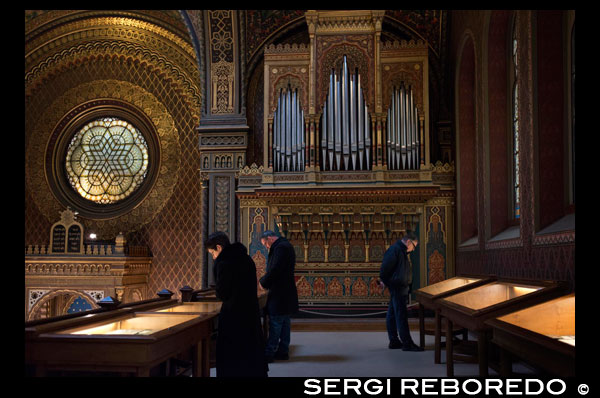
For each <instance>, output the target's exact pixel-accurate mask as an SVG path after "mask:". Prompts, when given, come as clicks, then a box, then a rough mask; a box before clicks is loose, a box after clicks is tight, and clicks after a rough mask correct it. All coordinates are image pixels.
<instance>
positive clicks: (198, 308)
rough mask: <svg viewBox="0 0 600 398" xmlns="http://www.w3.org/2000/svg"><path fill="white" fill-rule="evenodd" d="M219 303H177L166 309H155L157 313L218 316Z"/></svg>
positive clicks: (220, 303)
mask: <svg viewBox="0 0 600 398" xmlns="http://www.w3.org/2000/svg"><path fill="white" fill-rule="evenodd" d="M222 304H223V303H222V302H220V301H214V302H213V301H207V302H187V303H177V304H174V305H171V306H169V307H166V308H161V309H157V310H156V312H159V313H177V314H181V313H185V314H197V313H215V314H218V313H219V311H221V305H222Z"/></svg>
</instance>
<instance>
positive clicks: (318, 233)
mask: <svg viewBox="0 0 600 398" xmlns="http://www.w3.org/2000/svg"><path fill="white" fill-rule="evenodd" d="M305 16H306V22H307V24H308V32H309V37H310V43H309V44H308V45H304V44H300V45H277V46H274V45H271V46H268V47H266V48H265V52H264V93H265V94H264V110H265V111H264V131H265V134H264V145H263V148H264V153H263V156H264V159H263V165H264V166H261V167H256V166H255V165H253V167H248V166H246V167H245V168H243V169H240V171H239V172H238V176H237V177H238V188H237V197H238V198H239V200H240V218H241V219H240V223H239V225H240V228H241V229H240V236H241V240H242V242H243V243H244V244H246V245H247V246H248V247H249V251H250V255H251V256H252V257H253V258H254V261H255V262H256V265H257V272H258V273H259V274H260V273H264V269H265V264H266V257H267V255H268V252H267V250H266V249H265V248H264V247H263V246H262V245H261V244H260V240H259V236H260V234H261V232H262V231H264V230H266V229H272V230H275V231H276V232H277V231H278V232H279V233H280V234H281V235H282V236H285V237H286V238H287V239H289V240H290V242H291V243H292V245H293V246H294V248H295V250H296V285H297V288H298V295H299V300H300V306H301V311H302V312H303V313H304V314H309V316H310V315H314V314H317V315H340V316H342V315H362V316H368V315H377V314H379V315H380V316H381V314H383V311H385V307H386V306H387V303H388V299H389V293H388V291H387V290H385V291H382V290H381V289H380V288H379V286H378V285H377V279H378V276H379V267H380V264H381V260H382V258H383V254H384V253H385V250H386V249H387V248H388V247H389V246H390V245H392V244H393V243H394V242H395V241H396V240H397V239H400V238H401V237H402V236H403V235H404V233H406V231H407V230H413V231H414V232H416V233H417V234H418V236H419V242H420V245H419V246H418V250H417V251H416V252H415V253H413V254H412V255H411V260H412V264H413V274H414V276H413V290H416V289H418V288H419V287H421V286H425V285H428V284H431V283H435V282H438V281H441V280H444V279H446V278H447V277H448V276H450V275H453V272H454V269H453V268H454V264H453V260H452V258H453V253H452V248H453V242H452V239H453V232H452V231H453V228H454V227H453V217H454V216H453V214H454V200H455V199H454V198H455V186H454V166H453V165H449V164H446V165H443V164H441V163H437V164H435V165H434V164H432V163H431V161H430V156H429V152H430V148H429V105H428V102H429V87H428V45H427V43H425V42H422V41H417V42H415V41H410V42H393V43H389V42H388V43H382V42H381V29H382V20H383V17H384V11H371V10H367V11H360V10H352V11H308V12H306V14H305ZM259 276H260V275H259Z"/></svg>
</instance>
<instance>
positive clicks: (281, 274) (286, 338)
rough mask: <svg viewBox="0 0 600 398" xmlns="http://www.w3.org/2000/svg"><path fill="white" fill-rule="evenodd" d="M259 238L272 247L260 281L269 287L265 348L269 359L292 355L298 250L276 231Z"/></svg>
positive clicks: (296, 301) (266, 232)
mask: <svg viewBox="0 0 600 398" xmlns="http://www.w3.org/2000/svg"><path fill="white" fill-rule="evenodd" d="M260 242H261V243H262V244H263V245H264V246H265V247H266V248H267V249H268V250H269V257H268V259H267V269H266V273H265V275H264V276H263V277H262V278H260V284H261V285H262V287H264V288H265V289H268V291H269V293H268V295H267V313H268V315H269V338H268V340H267V344H266V348H265V356H266V358H267V361H268V362H273V360H274V359H284V360H285V359H289V347H290V335H291V318H290V316H291V315H292V314H293V313H294V312H296V311H298V291H297V290H296V281H295V280H294V268H295V266H296V253H295V252H294V247H293V246H292V244H291V243H290V242H289V241H288V240H287V239H285V238H283V237H278V236H277V235H276V234H275V232H273V231H265V232H263V234H262V235H261V237H260Z"/></svg>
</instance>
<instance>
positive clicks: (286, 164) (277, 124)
mask: <svg viewBox="0 0 600 398" xmlns="http://www.w3.org/2000/svg"><path fill="white" fill-rule="evenodd" d="M305 150H306V143H305V128H304V111H303V110H302V108H301V106H300V99H299V96H298V90H297V89H296V90H292V88H291V86H290V85H288V88H287V90H285V91H284V89H280V90H279V98H278V99H277V109H276V110H275V113H274V115H273V169H274V171H302V170H304V151H305Z"/></svg>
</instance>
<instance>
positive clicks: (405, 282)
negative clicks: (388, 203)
mask: <svg viewBox="0 0 600 398" xmlns="http://www.w3.org/2000/svg"><path fill="white" fill-rule="evenodd" d="M418 243H419V242H418V240H417V236H416V235H415V234H414V233H412V232H410V231H408V232H407V233H406V234H405V235H404V237H402V239H400V240H398V241H397V242H396V243H394V244H393V245H392V246H390V247H389V248H388V249H387V250H386V252H385V254H384V255H383V261H382V262H381V268H380V271H379V278H380V279H381V281H382V282H383V283H384V284H385V286H387V288H388V289H389V290H390V304H389V306H388V311H387V316H386V326H387V332H388V337H389V339H390V343H389V345H388V347H389V348H390V349H397V348H402V350H403V351H423V348H422V347H419V346H418V345H416V344H415V343H414V342H413V340H412V337H411V336H410V329H409V327H408V314H407V309H406V303H407V302H408V294H409V290H410V285H411V284H412V265H411V263H410V260H409V259H408V253H410V252H412V251H413V250H415V248H416V247H417V245H418ZM398 335H400V338H398Z"/></svg>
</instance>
